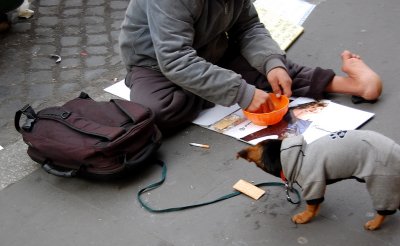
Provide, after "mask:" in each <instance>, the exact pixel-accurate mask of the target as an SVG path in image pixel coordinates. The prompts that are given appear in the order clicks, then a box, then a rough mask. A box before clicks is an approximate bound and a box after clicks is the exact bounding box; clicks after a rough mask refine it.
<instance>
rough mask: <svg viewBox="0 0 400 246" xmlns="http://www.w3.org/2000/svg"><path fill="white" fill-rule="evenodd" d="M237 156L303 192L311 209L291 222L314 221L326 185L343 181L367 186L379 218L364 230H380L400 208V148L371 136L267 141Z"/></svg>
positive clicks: (347, 133)
mask: <svg viewBox="0 0 400 246" xmlns="http://www.w3.org/2000/svg"><path fill="white" fill-rule="evenodd" d="M239 157H241V158H243V159H245V160H247V161H249V162H254V163H255V164H256V165H257V166H258V167H259V168H261V169H262V170H264V171H265V172H267V173H269V174H272V175H274V176H276V177H281V178H282V179H284V180H287V182H288V184H289V186H292V185H293V184H294V183H297V184H298V185H299V186H300V187H301V189H302V196H303V199H304V200H306V203H307V205H306V209H305V211H303V212H301V213H298V214H296V215H294V216H293V217H292V221H293V222H294V223H298V224H304V223H307V222H309V221H310V220H311V219H312V218H313V217H315V216H316V215H317V213H318V211H319V208H320V204H321V203H322V202H323V200H324V194H325V188H326V185H328V184H332V183H334V182H338V181H341V180H344V179H356V180H357V181H359V182H364V183H366V186H367V190H368V192H369V194H370V197H371V199H372V202H373V207H374V209H375V210H376V211H377V214H376V215H375V217H374V218H373V219H372V220H370V221H368V222H367V223H366V224H365V225H364V228H365V229H367V230H376V229H378V228H379V227H380V226H381V224H382V223H383V220H384V219H385V216H386V215H391V214H394V213H395V212H396V210H397V209H400V145H398V144H397V143H395V142H394V141H393V140H391V139H389V138H387V137H385V136H383V135H382V134H379V133H376V132H373V131H367V130H349V131H339V132H335V133H331V134H328V135H326V136H324V137H321V138H319V139H317V140H315V141H314V142H312V143H310V144H307V143H306V142H305V140H304V138H303V136H302V135H298V136H294V137H289V138H284V139H268V140H264V141H262V142H260V143H258V144H257V145H255V146H251V147H248V148H245V149H243V150H241V151H240V152H238V153H237V158H239Z"/></svg>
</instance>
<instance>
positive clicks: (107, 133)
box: [37, 107, 126, 141]
mask: <svg viewBox="0 0 400 246" xmlns="http://www.w3.org/2000/svg"><path fill="white" fill-rule="evenodd" d="M37 118H40V119H49V120H55V121H58V122H60V123H62V124H64V125H66V126H68V127H70V128H71V129H74V130H76V131H79V132H82V133H85V134H89V135H93V136H97V137H101V138H105V139H107V140H108V141H113V140H114V139H116V138H118V137H119V136H121V135H122V134H124V133H125V132H126V130H125V129H124V128H123V127H112V126H105V125H102V124H99V123H97V122H94V121H91V120H88V119H86V118H85V117H84V116H81V115H80V114H76V113H74V112H71V111H68V110H66V109H65V108H63V107H50V108H46V109H43V110H41V111H40V112H39V113H38V114H37Z"/></svg>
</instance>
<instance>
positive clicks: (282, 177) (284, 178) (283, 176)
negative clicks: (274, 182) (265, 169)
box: [281, 170, 288, 183]
mask: <svg viewBox="0 0 400 246" xmlns="http://www.w3.org/2000/svg"><path fill="white" fill-rule="evenodd" d="M281 179H282V181H283V182H285V183H286V182H288V181H287V178H286V177H285V174H283V171H282V170H281Z"/></svg>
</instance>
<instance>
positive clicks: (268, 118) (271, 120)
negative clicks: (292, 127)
mask: <svg viewBox="0 0 400 246" xmlns="http://www.w3.org/2000/svg"><path fill="white" fill-rule="evenodd" d="M269 96H270V98H271V100H272V102H273V104H274V108H275V109H274V110H273V111H271V112H248V111H246V110H243V113H244V116H246V118H247V119H249V120H250V121H251V122H253V123H254V124H256V125H260V126H269V125H274V124H277V123H279V122H280V121H281V120H282V118H283V116H285V114H286V112H287V111H288V109H289V98H287V97H286V96H281V97H280V98H277V97H276V96H275V94H273V93H269Z"/></svg>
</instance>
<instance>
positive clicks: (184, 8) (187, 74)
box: [147, 0, 255, 107]
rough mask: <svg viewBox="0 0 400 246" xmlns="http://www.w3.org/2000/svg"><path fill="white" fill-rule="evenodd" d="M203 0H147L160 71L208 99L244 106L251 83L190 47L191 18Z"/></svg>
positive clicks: (197, 15)
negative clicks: (200, 55) (209, 60)
mask: <svg viewBox="0 0 400 246" xmlns="http://www.w3.org/2000/svg"><path fill="white" fill-rule="evenodd" d="M202 2H203V1H187V0H170V1H167V0H163V1H159V0H149V1H148V2H147V5H148V6H147V11H148V13H147V14H148V18H149V19H148V22H149V27H150V31H151V34H152V42H153V45H154V50H155V55H156V57H157V60H158V63H159V67H160V69H161V71H162V73H163V74H164V75H165V76H166V77H167V78H168V79H169V80H171V81H172V82H174V83H175V84H177V85H179V86H181V87H182V88H184V89H185V90H188V91H190V92H192V93H194V94H196V95H198V96H200V97H202V98H204V99H206V100H208V101H211V102H214V103H217V104H220V105H224V106H230V105H233V104H235V103H236V102H239V104H242V105H240V106H241V107H247V106H248V105H249V104H250V99H251V98H252V95H253V94H254V90H255V87H254V86H251V85H248V84H247V83H246V82H245V81H244V80H243V79H242V78H241V76H240V75H239V74H236V73H235V72H233V71H230V70H227V69H223V68H221V67H218V66H216V65H214V64H212V63H210V62H207V61H206V60H205V59H203V58H201V57H199V56H198V55H197V52H196V50H195V49H194V48H193V43H194V38H195V37H194V35H195V29H194V28H195V27H194V26H195V20H196V18H199V15H200V14H201V13H202V12H203V9H202V8H203V6H202Z"/></svg>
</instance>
